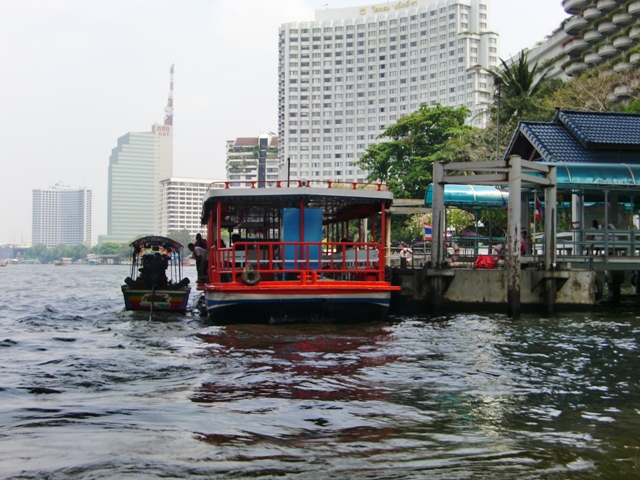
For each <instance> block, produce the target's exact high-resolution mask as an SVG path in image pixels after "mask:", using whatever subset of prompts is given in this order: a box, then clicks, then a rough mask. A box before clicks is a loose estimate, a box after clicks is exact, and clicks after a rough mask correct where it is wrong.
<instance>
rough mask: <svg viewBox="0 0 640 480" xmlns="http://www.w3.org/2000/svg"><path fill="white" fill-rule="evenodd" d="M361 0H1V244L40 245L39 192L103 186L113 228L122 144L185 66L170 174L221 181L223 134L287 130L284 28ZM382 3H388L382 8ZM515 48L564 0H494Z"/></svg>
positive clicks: (550, 23)
mask: <svg viewBox="0 0 640 480" xmlns="http://www.w3.org/2000/svg"><path fill="white" fill-rule="evenodd" d="M327 2H329V3H328V8H342V7H352V6H366V5H369V3H366V2H364V1H363V0H333V1H332V0H275V1H266V0H243V1H240V2H238V1H229V0H225V1H222V0H189V1H184V0H109V1H107V2H97V1H86V0H55V1H52V0H0V180H1V181H0V244H3V243H14V242H16V243H22V242H23V241H24V243H27V244H30V243H31V211H32V191H33V189H36V188H49V187H51V186H53V185H55V184H56V183H57V182H63V183H65V184H68V185H70V186H71V187H72V188H78V187H86V188H89V189H91V190H92V191H93V222H92V237H93V238H92V243H94V244H95V243H97V237H98V235H101V234H106V233H107V187H108V166H109V156H110V154H111V149H113V148H114V147H115V146H116V142H117V139H118V137H121V136H122V135H124V134H125V133H127V132H130V131H138V132H146V131H150V129H151V125H152V124H153V123H155V122H158V123H162V122H163V118H164V107H165V105H166V103H167V94H168V91H169V68H170V66H171V64H175V75H174V77H175V80H174V109H175V116H174V157H173V174H174V176H180V177H196V178H212V179H221V178H224V176H225V169H224V164H225V142H226V140H227V139H232V138H236V137H240V136H257V135H259V134H261V133H268V132H270V131H271V132H277V129H278V121H277V109H278V87H277V70H278V52H277V42H278V27H279V26H280V25H281V24H283V23H286V22H293V21H309V20H313V19H314V12H315V10H317V9H321V8H324V5H325V4H327ZM377 3H383V2H380V1H376V2H372V3H371V4H377ZM490 9H491V10H490V21H491V25H490V26H491V29H492V30H493V31H496V32H497V33H499V34H500V44H501V45H500V47H501V51H500V56H501V57H502V58H505V59H506V58H508V57H509V56H513V55H516V54H517V53H518V52H519V51H520V50H521V49H523V48H526V47H532V46H534V45H535V44H536V42H538V41H541V40H543V39H544V37H545V36H546V35H548V34H549V33H551V32H552V31H553V30H554V29H555V28H557V27H558V26H559V24H560V22H561V21H562V20H563V19H564V18H566V16H567V15H566V14H565V12H564V11H563V9H562V7H561V0H536V1H532V0H491V6H490Z"/></svg>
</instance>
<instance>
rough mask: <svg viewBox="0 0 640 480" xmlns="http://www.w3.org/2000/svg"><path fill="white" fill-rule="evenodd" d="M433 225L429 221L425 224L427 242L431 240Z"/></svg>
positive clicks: (425, 239)
mask: <svg viewBox="0 0 640 480" xmlns="http://www.w3.org/2000/svg"><path fill="white" fill-rule="evenodd" d="M431 233H432V232H431V225H429V224H428V223H425V224H424V241H425V242H430V241H431Z"/></svg>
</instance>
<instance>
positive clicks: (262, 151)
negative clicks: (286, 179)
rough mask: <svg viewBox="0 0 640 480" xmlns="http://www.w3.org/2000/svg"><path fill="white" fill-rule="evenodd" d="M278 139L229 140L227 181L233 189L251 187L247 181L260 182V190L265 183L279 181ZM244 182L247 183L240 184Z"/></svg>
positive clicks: (262, 136) (265, 136)
mask: <svg viewBox="0 0 640 480" xmlns="http://www.w3.org/2000/svg"><path fill="white" fill-rule="evenodd" d="M278 170H279V168H278V137H277V136H275V135H271V134H268V135H260V136H259V137H239V138H236V139H235V140H227V180H229V181H230V182H232V183H231V186H232V187H244V186H250V184H246V183H245V182H247V181H256V180H259V181H260V182H261V183H259V184H258V185H257V186H258V188H262V187H264V186H265V185H266V184H265V183H263V182H264V181H268V180H277V179H278ZM240 180H244V181H245V182H240Z"/></svg>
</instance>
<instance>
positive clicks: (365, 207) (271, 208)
mask: <svg viewBox="0 0 640 480" xmlns="http://www.w3.org/2000/svg"><path fill="white" fill-rule="evenodd" d="M282 183H285V184H286V183H289V184H290V185H289V186H282V187H273V188H230V187H229V182H221V186H220V185H219V184H214V185H213V186H212V187H213V188H210V189H209V190H208V191H207V193H206V194H205V199H204V204H203V207H202V218H201V220H202V224H203V225H204V224H206V223H207V221H208V218H209V215H210V214H211V211H212V209H214V206H215V203H216V201H217V200H222V201H223V205H224V210H223V212H224V215H223V216H224V217H225V218H226V219H231V218H236V219H238V218H243V219H246V218H247V217H248V216H251V217H254V218H256V217H260V216H261V215H267V214H268V212H275V211H278V210H281V209H283V208H300V202H301V201H302V202H303V204H304V206H305V208H322V209H323V217H324V220H323V221H324V223H325V224H326V223H332V222H337V221H344V220H351V219H358V218H367V217H369V216H371V215H373V214H374V213H376V212H379V211H380V210H381V209H382V208H383V205H384V208H389V207H390V206H391V203H392V202H393V194H392V193H391V192H390V191H389V190H388V186H387V185H384V184H377V183H376V184H361V183H350V182H349V183H341V182H340V183H339V182H303V181H290V182H286V181H285V182H282ZM225 223H227V222H225Z"/></svg>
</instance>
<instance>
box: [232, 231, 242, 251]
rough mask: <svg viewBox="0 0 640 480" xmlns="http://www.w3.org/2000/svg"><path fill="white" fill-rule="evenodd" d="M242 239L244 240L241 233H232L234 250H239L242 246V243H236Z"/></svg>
mask: <svg viewBox="0 0 640 480" xmlns="http://www.w3.org/2000/svg"><path fill="white" fill-rule="evenodd" d="M241 241H242V237H241V236H240V234H239V233H234V234H233V235H231V246H232V247H233V249H234V250H238V249H239V248H240V245H236V243H237V242H241Z"/></svg>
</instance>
